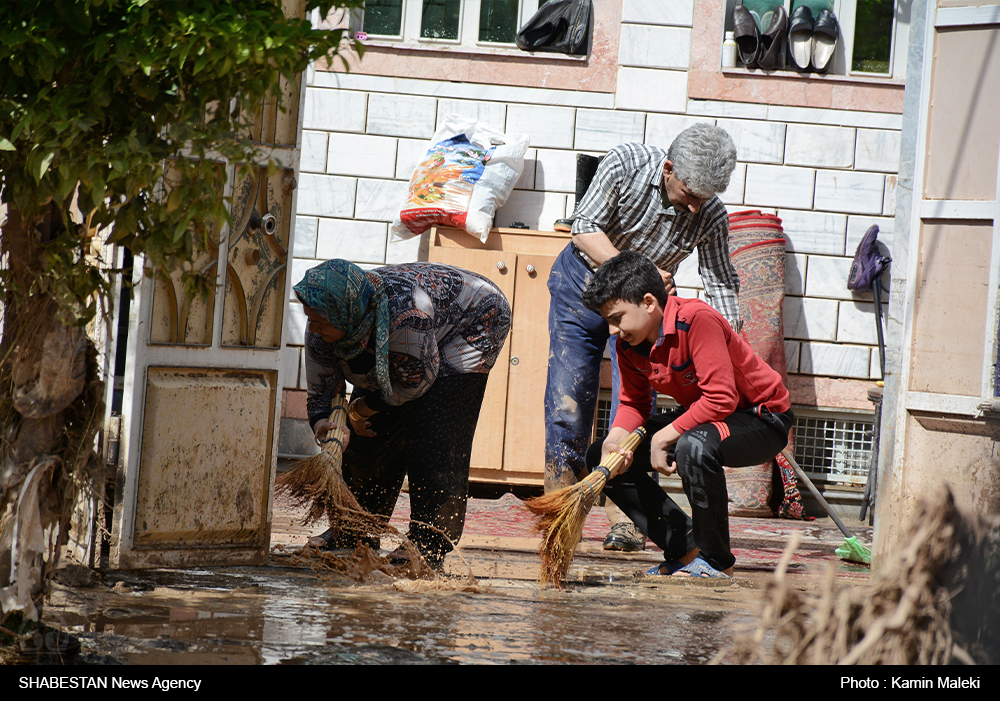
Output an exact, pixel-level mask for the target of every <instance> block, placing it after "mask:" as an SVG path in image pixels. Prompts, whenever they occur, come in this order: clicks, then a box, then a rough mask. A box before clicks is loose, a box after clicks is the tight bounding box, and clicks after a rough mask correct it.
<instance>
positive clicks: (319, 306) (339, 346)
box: [292, 260, 392, 397]
mask: <svg viewBox="0 0 1000 701" xmlns="http://www.w3.org/2000/svg"><path fill="white" fill-rule="evenodd" d="M292 289H294V290H295V292H296V293H297V294H298V295H299V299H301V300H302V301H303V302H304V303H305V304H307V305H308V306H309V307H311V308H312V309H314V310H315V311H316V312H317V313H318V314H320V315H321V316H322V317H323V318H324V319H326V320H327V321H328V322H330V324H332V325H333V327H334V328H336V329H339V330H341V331H343V332H344V334H345V335H344V337H343V338H342V339H340V340H339V341H336V342H334V343H328V345H330V346H332V347H333V351H334V353H335V354H336V355H337V356H338V357H340V358H343V359H344V360H350V359H351V358H353V357H354V356H356V355H357V354H358V353H360V352H361V351H363V350H364V349H365V348H366V347H367V345H368V338H369V335H370V334H371V331H372V328H373V327H374V329H375V333H374V334H371V335H373V336H374V337H375V347H374V348H373V349H372V350H373V351H374V353H375V371H376V373H377V374H378V383H379V389H380V390H382V395H383V397H384V396H388V395H389V394H390V393H391V392H392V384H391V383H390V381H389V304H388V301H387V299H386V293H385V285H384V284H383V282H382V278H381V277H380V276H379V274H378V273H374V272H367V273H366V272H365V271H364V270H362V269H361V268H359V267H358V266H356V265H355V264H354V263H350V262H348V261H346V260H328V261H327V262H325V263H321V264H320V265H317V266H316V267H315V268H310V269H309V270H307V271H306V275H305V277H304V278H302V281H301V282H300V283H299V284H297V285H295V287H293V288H292Z"/></svg>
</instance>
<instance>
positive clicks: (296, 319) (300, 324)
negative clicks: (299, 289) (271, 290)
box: [288, 260, 319, 345]
mask: <svg viewBox="0 0 1000 701" xmlns="http://www.w3.org/2000/svg"><path fill="white" fill-rule="evenodd" d="M309 263H310V265H308V266H306V268H305V269H304V270H303V271H302V272H303V274H304V273H305V271H306V270H308V269H309V268H312V267H315V266H316V265H318V264H319V261H315V260H312V261H309ZM302 277H303V276H302V275H299V276H298V277H294V276H293V278H292V284H293V285H295V284H297V283H298V282H299V281H300V280H301V279H302ZM308 323H309V320H308V319H307V318H306V315H305V312H303V311H302V305H301V304H299V302H298V301H297V299H296V297H295V295H294V294H293V295H292V298H291V299H290V300H289V302H288V342H289V343H294V344H295V345H302V344H303V343H305V336H306V324H308Z"/></svg>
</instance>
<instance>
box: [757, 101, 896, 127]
mask: <svg viewBox="0 0 1000 701" xmlns="http://www.w3.org/2000/svg"><path fill="white" fill-rule="evenodd" d="M766 109H767V114H766V116H765V117H762V119H769V120H773V121H776V122H798V123H801V124H827V125H829V126H835V127H860V128H868V129H896V130H899V129H902V128H903V115H901V114H889V113H886V112H862V111H861V110H834V109H826V108H822V107H788V106H785V105H768V106H766Z"/></svg>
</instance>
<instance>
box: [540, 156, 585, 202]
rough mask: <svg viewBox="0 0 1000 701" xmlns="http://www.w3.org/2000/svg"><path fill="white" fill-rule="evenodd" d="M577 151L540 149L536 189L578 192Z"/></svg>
mask: <svg viewBox="0 0 1000 701" xmlns="http://www.w3.org/2000/svg"><path fill="white" fill-rule="evenodd" d="M576 156H577V152H576V151H552V150H549V149H538V152H537V154H536V156H535V187H536V188H538V189H539V190H544V191H546V192H572V193H575V192H576Z"/></svg>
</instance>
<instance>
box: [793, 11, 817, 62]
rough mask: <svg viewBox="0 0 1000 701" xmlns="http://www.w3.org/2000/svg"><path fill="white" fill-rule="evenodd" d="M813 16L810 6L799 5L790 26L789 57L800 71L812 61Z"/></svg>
mask: <svg viewBox="0 0 1000 701" xmlns="http://www.w3.org/2000/svg"><path fill="white" fill-rule="evenodd" d="M812 38H813V14H812V10H810V9H809V6H808V5H799V6H798V7H796V8H795V11H794V12H793V13H792V16H791V19H790V20H789V24H788V55H789V56H790V57H791V60H792V61H791V62H792V65H793V66H795V67H796V68H798V69H799V70H800V71H805V70H808V69H809V63H810V61H812Z"/></svg>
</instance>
